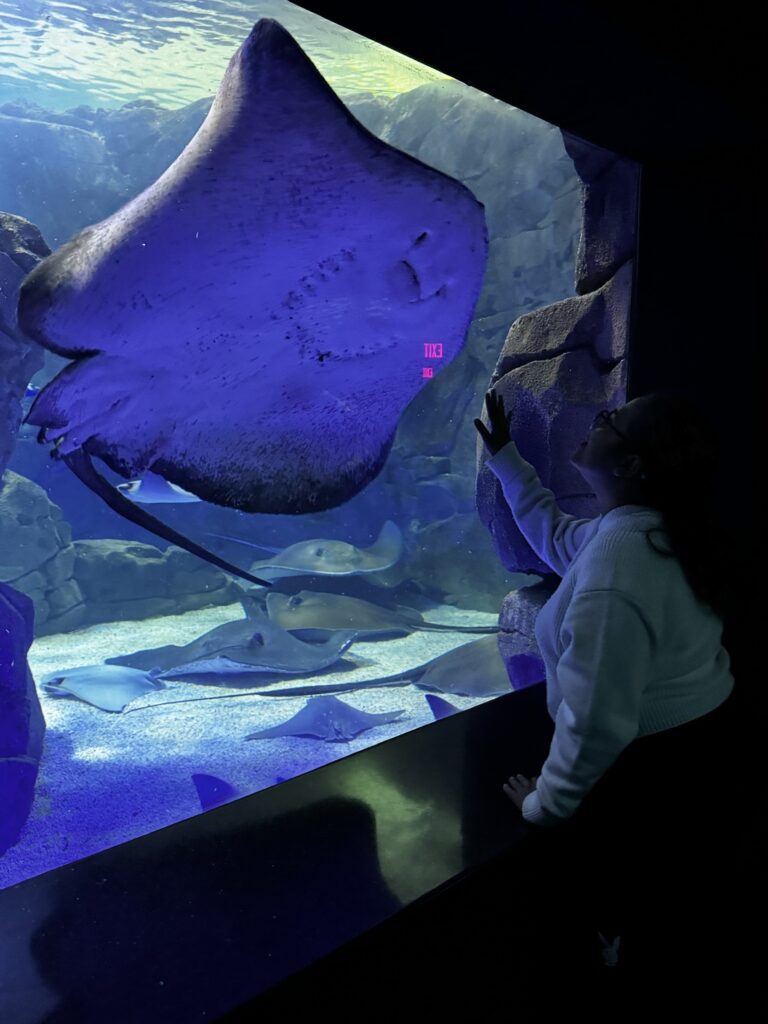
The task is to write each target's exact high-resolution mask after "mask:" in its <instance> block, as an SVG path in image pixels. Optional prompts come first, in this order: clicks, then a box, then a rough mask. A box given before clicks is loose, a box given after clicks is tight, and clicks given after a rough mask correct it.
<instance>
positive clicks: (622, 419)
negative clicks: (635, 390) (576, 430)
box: [571, 398, 642, 474]
mask: <svg viewBox="0 0 768 1024" xmlns="http://www.w3.org/2000/svg"><path fill="white" fill-rule="evenodd" d="M641 403H642V400H641V399H640V398H635V399H633V400H632V401H631V402H627V404H626V405H622V406H620V407H619V408H618V409H614V410H613V411H612V412H611V413H610V417H609V419H608V422H606V421H605V420H599V421H598V422H597V423H596V425H595V426H594V427H593V428H592V429H591V430H590V431H589V432H588V434H587V436H586V438H585V439H584V440H583V441H582V442H581V444H580V445H579V446H578V448H577V449H576V451H575V452H574V453H573V455H572V456H571V463H572V465H574V466H575V467H576V468H577V469H578V470H579V471H581V470H582V469H584V470H587V471H588V472H590V473H600V474H605V473H610V472H611V471H612V470H613V468H614V467H615V466H616V465H618V464H619V462H620V461H621V460H622V459H623V458H625V457H626V456H627V454H628V453H629V452H630V451H631V443H627V442H626V441H625V440H623V439H622V437H621V434H625V435H627V436H628V437H633V436H635V433H633V431H634V432H636V431H637V425H638V419H639V414H640V412H641Z"/></svg>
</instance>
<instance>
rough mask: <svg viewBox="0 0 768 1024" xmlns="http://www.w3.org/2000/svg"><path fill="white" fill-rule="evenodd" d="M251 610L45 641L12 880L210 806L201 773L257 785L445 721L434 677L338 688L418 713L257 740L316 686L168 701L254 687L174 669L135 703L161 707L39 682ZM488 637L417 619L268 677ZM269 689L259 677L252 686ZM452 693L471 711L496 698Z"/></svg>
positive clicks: (230, 609) (35, 661)
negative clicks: (26, 800)
mask: <svg viewBox="0 0 768 1024" xmlns="http://www.w3.org/2000/svg"><path fill="white" fill-rule="evenodd" d="M242 617H243V610H242V607H241V606H240V605H239V604H234V605H229V606H226V607H218V608H206V609H202V610H199V611H194V612H187V613H185V614H184V615H171V616H162V617H158V618H154V619H147V620H144V621H142V622H117V623H115V622H110V623H102V624H100V625H96V626H91V627H89V628H87V629H82V630H78V631H76V632H74V633H67V634H58V635H54V636H47V637H42V638H41V639H39V640H36V641H35V643H34V644H33V645H32V648H31V650H30V653H29V664H30V668H31V670H32V674H33V676H34V677H35V680H36V681H37V683H38V690H39V692H40V699H41V703H42V707H43V713H44V715H45V720H46V723H47V733H46V738H45V747H44V751H43V758H42V762H41V766H40V775H39V777H38V784H37V789H36V799H35V803H34V806H33V808H32V813H31V815H30V819H29V821H28V823H27V827H26V829H25V831H24V833H23V835H22V837H21V839H20V841H19V842H18V843H17V845H16V846H14V847H12V848H11V849H10V850H9V851H8V852H7V853H6V854H5V856H3V857H0V888H5V887H7V886H9V885H13V884H15V883H17V882H20V881H23V880H24V879H26V878H30V877H32V876H34V875H38V874H41V873H42V872H44V871H49V870H51V869H52V868H56V867H60V866H61V865H63V864H67V863H70V862H71V861H74V860H78V859H80V858H81V857H86V856H89V855H90V854H94V853H98V852H99V851H100V850H103V849H105V848H107V847H110V846H115V845H117V844H118V843H123V842H126V841H128V840H130V839H135V838H136V837H138V836H142V835H146V834H147V833H148V832H152V831H154V830H155V829H159V828H162V827H164V826H167V825H170V824H173V823H174V822H176V821H181V820H183V819H185V818H190V817H193V816H194V815H196V814H199V813H201V806H200V801H199V798H198V795H197V790H196V788H195V785H194V783H193V781H192V775H193V774H195V773H204V774H208V775H214V776H217V777H218V778H221V779H224V780H225V781H226V782H228V783H229V784H230V785H232V786H234V787H235V788H236V789H237V790H238V791H239V792H240V793H242V794H246V793H255V792H258V791H259V790H261V789H265V788H266V787H268V786H273V785H275V784H277V783H279V782H280V781H283V780H285V779H289V778H292V777H294V776H296V775H299V774H301V773H303V772H306V771H309V770H311V769H313V768H317V767H319V766H321V765H324V764H328V763H329V762H331V761H335V760H338V759H339V758H342V757H346V756H348V755H350V754H353V753H355V752H356V751H359V750H363V749H365V748H366V747H369V746H372V745H373V744H375V743H380V742H382V741H383V740H387V739H391V738H392V737H393V736H398V735H400V734H401V733H403V732H408V731H409V730H411V729H415V728H418V727H420V726H425V725H428V724H429V723H430V722H432V721H434V718H433V716H432V712H431V710H430V708H429V705H428V704H427V701H426V699H425V692H424V691H423V690H418V689H417V688H416V687H414V686H406V687H394V688H384V687H381V688H376V689H369V690H359V691H349V692H346V693H340V694H338V695H337V696H338V698H339V699H340V700H344V701H345V702H347V703H349V704H351V705H352V706H353V707H356V708H360V709H361V710H363V711H367V712H382V711H395V710H398V709H401V708H402V709H403V710H404V711H405V714H404V715H403V716H402V718H401V720H399V721H397V722H392V723H389V724H385V725H381V726H377V727H375V728H374V729H371V730H367V731H366V732H363V733H361V734H360V735H359V736H356V737H355V738H354V739H352V740H350V741H348V742H342V743H330V742H325V741H324V740H319V739H311V738H305V737H294V736H290V737H279V738H270V739H260V740H250V741H246V740H245V737H246V736H247V735H248V734H249V733H251V732H254V731H257V730H259V729H264V728H269V727H271V726H273V725H278V724H279V723H281V722H284V721H285V720H286V719H288V718H290V717H291V716H292V715H294V714H296V712H297V711H299V710H300V709H301V708H302V707H304V705H305V703H306V701H307V700H308V699H309V698H307V697H281V698H280V699H278V700H276V699H274V698H273V697H272V696H269V697H256V696H239V697H234V698H231V699H227V700H203V701H200V702H197V703H185V704H173V705H170V706H169V707H166V708H163V707H159V706H155V705H161V704H163V702H165V701H170V700H179V699H181V698H185V697H192V698H200V697H207V696H212V695H214V694H222V695H223V694H230V693H238V692H239V691H242V690H243V687H242V686H239V687H238V688H234V687H230V688H224V687H221V686H210V685H209V686H206V685H201V684H199V683H188V682H169V683H167V684H166V686H167V688H166V689H163V690H158V691H153V692H151V693H148V694H145V695H143V696H141V697H138V698H136V700H135V701H133V702H132V703H131V704H129V705H128V708H127V709H126V711H127V710H128V709H129V708H135V707H139V706H140V705H153V706H152V707H149V708H147V709H146V710H141V711H137V712H136V713H131V714H125V713H122V714H115V713H111V712H106V711H102V710H100V709H99V708H95V707H92V706H91V705H89V704H85V703H83V702H82V701H79V700H76V699H61V698H55V697H51V696H49V695H47V694H46V693H45V692H43V691H42V690H41V689H40V681H41V680H42V679H43V678H44V677H45V676H47V675H48V674H49V673H51V672H54V671H57V670H59V669H65V668H72V667H75V666H79V665H93V664H97V663H99V662H101V661H103V660H104V659H105V658H109V657H113V656H116V655H119V654H127V653H130V652H131V651H135V650H139V649H141V648H148V647H160V646H162V645H163V644H169V643H173V644H185V643H189V642H190V641H191V640H194V639H195V637H197V636H200V635H201V634H202V633H204V632H206V631H207V630H209V629H212V628H213V627H214V626H217V625H219V624H220V623H222V622H230V621H232V620H234V619H238V618H242ZM424 617H425V618H426V619H427V620H431V621H434V622H455V623H456V624H457V625H471V626H478V625H483V626H485V625H495V624H496V622H497V616H496V615H493V614H490V613H488V612H472V611H466V610H463V609H458V608H455V607H453V606H451V605H444V606H441V607H436V608H434V609H432V610H430V611H428V612H425V613H424ZM476 639H479V637H478V636H477V635H473V634H469V633H458V632H455V633H454V632H440V633H437V632H436V633H428V632H416V633H413V634H411V635H410V636H407V637H402V638H400V639H395V640H385V641H378V642H376V643H356V644H354V645H353V646H352V647H351V648H350V649H349V650H348V651H347V652H346V654H345V656H346V657H347V658H352V659H365V660H366V661H367V662H369V664H366V665H363V666H361V667H359V668H357V669H354V670H348V671H345V672H342V673H338V674H331V673H323V674H322V675H321V676H319V677H316V678H315V679H314V680H308V679H307V677H300V678H299V677H294V678H288V677H286V678H285V680H284V681H283V682H281V683H279V684H272V683H270V684H269V686H270V690H271V691H273V692H275V693H279V690H280V688H281V687H290V686H296V685H300V684H301V683H306V682H308V681H314V682H317V683H323V684H330V683H332V682H335V681H339V680H341V681H343V682H352V681H357V680H363V679H372V678H374V677H375V676H381V675H389V674H392V673H395V672H400V671H402V670H403V669H406V668H411V667H413V666H415V665H419V664H422V663H423V662H425V661H428V660H429V659H430V658H434V657H436V656H437V655H438V654H443V653H444V652H445V651H448V650H451V649H452V648H454V647H459V646H461V645H462V644H465V643H471V642H472V641H473V640H476ZM262 688H263V682H262V681H261V680H260V679H259V677H258V676H254V679H253V684H252V685H249V686H248V687H247V689H262ZM446 698H447V699H448V700H449V701H450V703H451V704H453V705H454V706H455V707H457V708H459V709H461V710H464V709H465V708H468V707H473V706H475V705H477V704H481V703H483V702H484V701H485V700H488V699H491V698H476V697H456V696H453V695H446Z"/></svg>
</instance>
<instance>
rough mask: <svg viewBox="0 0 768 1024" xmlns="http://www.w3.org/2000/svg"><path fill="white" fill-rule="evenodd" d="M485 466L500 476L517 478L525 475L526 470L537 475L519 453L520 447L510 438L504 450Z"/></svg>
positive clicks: (493, 456)
mask: <svg viewBox="0 0 768 1024" xmlns="http://www.w3.org/2000/svg"><path fill="white" fill-rule="evenodd" d="M485 465H486V466H487V467H488V469H490V470H492V471H493V473H494V474H495V475H496V476H497V477H498V476H500V475H501V476H504V477H507V476H510V477H515V476H517V475H518V474H519V473H524V472H525V471H526V470H528V472H529V473H530V472H531V470H533V472H534V473H535V472H536V470H535V469H534V468H533V466H532V465H531V464H530V462H527V461H526V460H525V459H524V458H523V456H522V455H521V454H520V452H519V451H518V447H517V445H516V444H515V442H514V441H513V440H512V439H511V438H510V440H509V441H507V443H506V444H505V445H504V447H503V448H499V450H498V451H497V452H496V454H495V455H492V456H491V457H490V458H488V459H486V460H485Z"/></svg>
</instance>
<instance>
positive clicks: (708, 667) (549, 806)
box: [486, 441, 734, 826]
mask: <svg viewBox="0 0 768 1024" xmlns="http://www.w3.org/2000/svg"><path fill="white" fill-rule="evenodd" d="M486 465H487V466H488V467H489V468H490V469H491V470H492V471H493V472H494V474H495V475H496V476H497V477H498V479H499V482H500V483H501V486H502V490H503V492H504V497H505V499H506V501H507V504H508V505H509V507H510V509H511V511H512V514H513V515H514V517H515V521H516V522H517V525H518V527H519V528H520V531H521V533H522V534H523V536H524V537H525V538H526V540H527V541H528V543H529V544H530V545H531V547H532V548H533V550H534V551H535V552H536V554H537V555H538V556H539V558H541V559H542V561H544V562H546V563H547V565H549V566H550V567H551V569H552V571H553V572H556V573H557V574H558V575H559V576H562V580H561V582H560V585H559V586H558V588H557V590H556V591H555V593H554V594H553V595H552V596H551V597H550V599H549V600H548V601H547V603H546V604H545V605H544V606H543V607H542V609H541V611H540V612H539V615H538V618H537V619H536V627H535V632H536V641H537V643H538V645H539V650H540V652H541V656H542V658H543V660H544V665H545V667H546V677H547V684H546V685H547V709H548V711H549V714H550V717H551V718H552V720H553V721H554V723H555V732H554V735H553V737H552V744H551V746H550V750H549V754H548V756H547V759H546V761H545V762H544V765H543V767H542V769H541V773H540V775H539V779H538V781H537V783H536V789H535V791H534V792H532V793H530V794H529V795H528V796H527V797H526V798H525V800H524V802H523V817H524V818H525V819H526V821H529V822H531V823H532V824H535V825H543V826H550V825H556V824H558V823H559V822H561V821H563V819H565V818H569V817H570V816H571V815H572V814H573V813H574V811H575V810H576V808H577V807H578V806H579V804H580V803H581V801H582V800H583V799H584V797H585V796H586V795H587V793H588V792H589V791H590V790H591V789H592V787H593V786H594V785H595V783H596V782H597V780H598V779H599V778H600V777H601V776H602V775H603V774H604V773H605V772H606V771H607V769H608V768H609V767H610V765H611V764H613V762H614V761H615V760H616V758H617V757H618V756H619V754H620V753H621V751H622V750H623V749H624V748H625V747H626V746H627V745H628V744H629V743H630V742H631V741H632V740H633V739H635V737H637V736H645V735H648V734H649V733H654V732H660V731H661V730H663V729H670V728H672V727H674V726H678V725H682V724H684V723H685V722H688V721H691V720H692V719H694V718H699V717H700V716H701V715H704V714H707V712H709V711H713V710H714V709H715V708H716V707H718V706H719V705H720V704H722V703H723V701H724V700H725V699H726V698H727V697H728V696H729V694H730V693H731V690H732V689H733V686H734V679H733V676H732V674H731V672H730V670H729V666H730V658H729V656H728V652H727V651H726V650H725V648H724V647H723V646H722V644H721V638H722V630H723V622H722V619H721V618H720V617H719V616H718V615H716V614H715V612H713V611H712V610H711V609H710V608H709V607H707V606H706V605H704V604H702V603H701V602H700V601H699V600H698V599H697V598H696V595H695V594H694V592H693V590H692V589H691V586H690V584H689V583H688V582H687V580H686V578H685V576H684V574H683V571H682V567H681V566H680V563H679V562H678V560H677V559H676V558H664V557H663V556H662V555H659V554H657V553H656V552H655V551H653V550H652V549H651V547H650V545H649V543H648V541H647V540H646V537H645V536H644V534H643V532H642V531H643V530H645V529H647V528H648V527H650V526H658V525H660V524H661V515H660V513H659V512H657V511H656V510H655V509H652V508H649V507H648V506H643V505H621V506H619V507H618V508H614V509H611V511H610V512H607V513H606V514H605V515H602V516H598V517H597V518H596V519H579V518H578V517H577V516H571V515H567V514H565V513H564V512H562V511H561V510H560V509H559V508H558V506H557V504H556V502H555V496H554V494H553V493H552V491H550V490H548V489H547V488H545V487H544V486H543V485H542V483H541V481H540V479H539V476H538V474H537V472H536V470H535V469H534V468H533V466H531V465H530V463H528V462H526V461H525V459H523V457H522V456H521V455H520V453H519V451H518V450H517V446H516V445H515V443H514V441H510V442H509V444H507V445H505V446H504V447H503V448H502V449H501V450H500V451H498V452H497V453H496V455H495V456H493V457H492V458H490V459H488V461H487V462H486ZM651 539H652V541H653V543H654V544H655V545H656V546H657V547H659V548H662V549H664V548H665V547H666V535H665V534H663V533H654V534H652V537H651Z"/></svg>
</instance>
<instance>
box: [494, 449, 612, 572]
mask: <svg viewBox="0 0 768 1024" xmlns="http://www.w3.org/2000/svg"><path fill="white" fill-rule="evenodd" d="M485 464H486V466H487V467H488V468H489V469H490V470H492V471H493V473H494V474H495V475H496V477H497V478H498V480H499V483H500V484H501V488H502V491H503V493H504V499H505V501H506V502H507V504H508V505H509V508H510V510H511V512H512V515H513V516H514V517H515V522H516V523H517V525H518V527H519V529H520V532H521V533H522V535H523V536H524V537H525V539H526V540H527V541H528V543H529V544H530V545H531V547H532V548H533V550H534V551H535V552H536V554H537V555H538V556H539V558H540V559H541V560H542V561H543V562H546V564H547V565H548V566H549V567H550V568H551V569H552V571H553V572H556V573H557V574H558V576H564V575H565V573H566V570H567V569H568V566H569V565H570V564H571V562H572V561H573V559H574V558H575V557H576V555H577V553H578V552H579V550H580V549H581V547H582V546H583V545H584V544H585V543H586V542H587V541H588V540H589V539H590V538H591V537H592V535H593V534H594V532H595V530H596V528H597V525H598V522H599V520H598V519H579V518H578V517H577V516H571V515H568V514H567V513H565V512H562V511H561V510H560V508H559V507H558V505H557V502H556V501H555V496H554V494H553V493H552V491H550V490H549V489H548V488H547V487H544V485H543V484H542V482H541V480H540V479H539V475H538V473H537V472H536V470H535V469H534V468H533V466H532V465H531V464H530V462H526V460H525V459H524V458H523V457H522V455H521V454H520V452H519V451H518V450H517V445H516V444H515V442H514V441H510V442H509V443H508V444H505V445H504V447H503V448H501V449H499V451H498V452H496V454H495V455H494V456H493V457H492V458H490V459H488V460H487V461H486V463H485Z"/></svg>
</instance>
